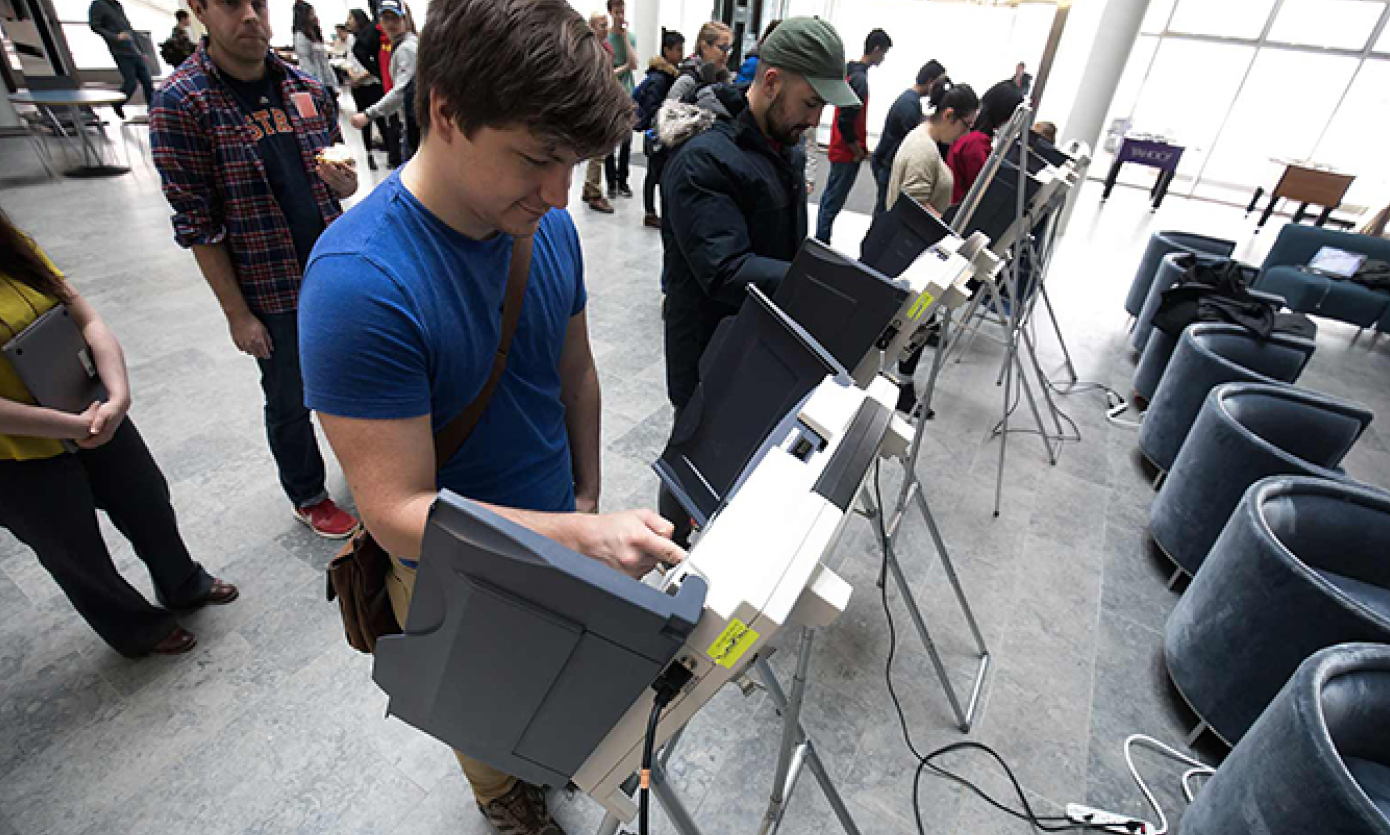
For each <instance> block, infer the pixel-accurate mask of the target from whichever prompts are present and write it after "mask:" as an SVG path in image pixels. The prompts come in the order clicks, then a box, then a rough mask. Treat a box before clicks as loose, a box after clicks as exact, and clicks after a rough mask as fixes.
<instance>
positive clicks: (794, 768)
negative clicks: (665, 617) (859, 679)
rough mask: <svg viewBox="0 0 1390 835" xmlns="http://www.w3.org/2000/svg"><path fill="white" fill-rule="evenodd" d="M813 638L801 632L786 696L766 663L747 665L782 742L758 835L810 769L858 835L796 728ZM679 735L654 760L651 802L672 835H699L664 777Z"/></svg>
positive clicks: (766, 833)
mask: <svg viewBox="0 0 1390 835" xmlns="http://www.w3.org/2000/svg"><path fill="white" fill-rule="evenodd" d="M814 636H815V630H813V629H810V628H809V627H808V628H803V629H802V630H801V636H800V640H799V642H798V646H797V651H796V671H795V672H794V673H793V674H792V688H791V693H790V695H788V694H787V693H786V691H784V690H783V689H782V685H781V683H780V682H779V681H778V680H777V674H776V673H774V672H773V671H772V665H771V664H769V663H768V661H767V658H765V657H760V658H758V659H757V660H756V661H754V662H753V666H754V667H755V668H756V669H757V671H758V677H759V678H760V679H761V680H762V687H763V688H764V689H765V690H767V695H768V698H770V699H772V704H773V706H774V707H775V708H776V710H777V712H778V714H780V715H781V717H782V739H781V744H780V746H779V749H778V754H777V769H776V772H775V773H774V775H773V781H772V792H771V796H770V797H769V799H768V805H767V811H766V812H765V813H764V814H763V818H762V821H761V823H760V825H759V827H758V835H774V833H776V832H777V830H778V829H779V828H780V827H781V825H782V820H783V818H784V817H785V816H786V813H787V809H788V808H789V804H790V802H791V799H792V793H793V792H795V791H796V786H797V783H798V782H799V781H800V779H801V772H802V770H803V769H805V768H810V769H811V774H812V775H813V776H814V777H815V778H816V782H817V783H819V784H820V787H821V791H823V792H825V798H826V800H828V801H829V802H830V808H831V809H833V810H834V811H835V817H836V818H838V819H839V821H840V825H841V826H842V827H843V828H844V830H845V833H846V835H860V829H859V826H858V824H856V823H855V822H854V818H853V817H852V816H851V815H850V813H849V807H847V806H846V805H845V802H844V799H843V798H841V797H840V792H839V790H838V789H837V788H835V782H834V781H833V780H832V779H831V777H830V772H829V771H828V770H827V769H826V767H825V763H824V762H823V761H822V760H821V758H820V753H819V752H818V751H817V750H816V746H815V743H814V742H812V740H811V736H810V734H808V733H807V732H806V729H805V728H804V727H803V726H802V724H801V707H802V704H803V702H804V700H805V698H806V687H807V679H808V678H809V674H810V668H811V652H812V646H813V640H814ZM684 733H685V730H684V729H681V730H680V731H677V732H676V734H675V735H674V736H672V737H671V739H670V740H668V741H667V743H666V745H665V746H663V747H662V749H661V753H660V754H658V755H657V756H656V757H655V761H654V762H653V763H652V769H651V792H652V794H653V795H654V796H655V797H656V800H657V802H658V803H660V804H661V806H662V808H663V809H665V810H666V816H667V817H668V818H670V820H671V825H672V826H673V827H675V830H676V832H677V833H678V835H701V832H700V827H699V825H698V824H696V823H695V818H694V817H692V816H691V814H690V812H689V811H688V810H687V809H686V808H685V804H684V803H683V802H682V801H681V798H680V795H679V794H677V793H676V790H675V788H674V787H672V785H671V779H670V774H669V772H668V771H667V766H668V765H669V764H670V761H671V757H672V755H673V754H674V753H675V750H676V746H677V744H679V742H680V739H681V736H682V735H683V734H684ZM636 788H637V783H636V777H635V776H634V778H633V779H632V780H629V781H628V784H627V785H625V786H624V789H625V790H626V791H635V790H636ZM620 823H621V821H619V820H618V818H617V817H616V816H615V815H613V814H612V813H609V814H608V815H606V816H605V817H604V819H603V823H601V824H600V825H599V830H598V835H616V833H617V831H618V827H619V825H620Z"/></svg>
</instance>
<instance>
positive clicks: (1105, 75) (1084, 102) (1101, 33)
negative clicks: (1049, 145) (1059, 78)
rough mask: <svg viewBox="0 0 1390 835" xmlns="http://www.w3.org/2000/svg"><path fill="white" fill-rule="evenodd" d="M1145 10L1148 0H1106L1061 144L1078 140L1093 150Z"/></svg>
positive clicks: (1141, 23)
mask: <svg viewBox="0 0 1390 835" xmlns="http://www.w3.org/2000/svg"><path fill="white" fill-rule="evenodd" d="M1148 9H1149V0H1107V2H1106V4H1105V10H1104V11H1102V12H1101V16H1100V25H1099V26H1098V27H1097V28H1096V33H1095V39H1094V40H1093V41H1092V42H1091V54H1090V57H1089V58H1087V59H1086V69H1085V71H1084V72H1083V73H1082V76H1081V84H1080V86H1079V87H1078V88H1077V91H1076V100H1075V102H1073V104H1072V106H1071V114H1070V115H1069V116H1068V117H1067V120H1066V122H1064V123H1063V124H1062V126H1061V131H1060V134H1061V136H1060V138H1061V140H1062V141H1063V142H1066V141H1067V140H1071V139H1079V140H1081V141H1082V142H1085V143H1086V144H1087V145H1089V146H1091V148H1092V150H1094V149H1095V147H1096V143H1097V142H1098V141H1099V140H1100V135H1101V130H1102V129H1103V128H1104V127H1105V125H1104V122H1105V114H1107V113H1109V112H1110V105H1111V103H1112V102H1113V101H1114V100H1115V90H1116V88H1118V87H1119V86H1120V76H1122V75H1123V74H1124V71H1125V63H1126V62H1127V61H1128V60H1129V54H1130V52H1131V51H1133V49H1134V44H1135V42H1136V41H1138V39H1139V29H1140V27H1141V26H1143V24H1144V14H1145V13H1146V12H1147V11H1148Z"/></svg>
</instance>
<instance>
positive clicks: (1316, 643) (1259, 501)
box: [1163, 476, 1390, 832]
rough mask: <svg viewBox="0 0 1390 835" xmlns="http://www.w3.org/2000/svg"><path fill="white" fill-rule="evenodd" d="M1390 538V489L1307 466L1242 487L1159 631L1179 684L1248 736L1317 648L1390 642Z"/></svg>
mask: <svg viewBox="0 0 1390 835" xmlns="http://www.w3.org/2000/svg"><path fill="white" fill-rule="evenodd" d="M1386 542H1390V493H1384V492H1381V491H1379V490H1374V489H1371V488H1368V487H1363V486H1360V485H1356V484H1351V483H1348V482H1341V481H1327V480H1325V479H1319V478H1308V477H1305V476H1275V477H1274V478H1267V479H1264V480H1263V481H1259V482H1256V483H1255V484H1254V485H1253V486H1251V488H1250V489H1249V490H1248V491H1246V493H1245V496H1244V498H1242V499H1241V500H1240V505H1239V506H1237V508H1236V511H1235V513H1233V514H1231V519H1230V521H1229V522H1227V523H1226V528H1225V530H1223V531H1222V532H1221V536H1220V538H1219V539H1217V541H1216V544H1215V545H1214V546H1212V549H1211V553H1210V554H1208V555H1207V560H1206V562H1205V563H1203V564H1202V570H1201V571H1198V572H1197V575H1196V576H1195V577H1193V578H1192V585H1191V586H1189V587H1188V589H1187V593H1186V594H1184V595H1183V596H1182V599H1181V600H1179V601H1178V605H1177V608H1175V609H1174V610H1173V614H1172V615H1170V616H1169V618H1168V625H1167V627H1166V628H1165V630H1164V638H1163V654H1164V659H1165V660H1166V661H1167V663H1168V674H1169V676H1171V678H1172V680H1173V684H1174V685H1176V686H1177V688H1178V691H1179V692H1180V693H1182V695H1183V697H1184V698H1185V699H1186V700H1187V703H1188V704H1189V705H1191V706H1192V709H1193V710H1194V711H1196V713H1197V715H1198V716H1199V717H1201V719H1202V721H1203V722H1205V723H1206V724H1207V725H1208V726H1209V727H1210V728H1211V729H1212V730H1213V731H1214V732H1215V733H1216V734H1217V735H1218V736H1219V737H1221V738H1222V739H1223V740H1226V742H1227V743H1229V744H1235V743H1238V742H1240V741H1241V738H1242V737H1243V736H1245V733H1246V731H1248V730H1249V729H1250V726H1251V725H1253V724H1254V723H1255V720H1256V719H1258V718H1259V716H1260V714H1261V713H1263V712H1264V709H1265V708H1266V707H1267V706H1268V705H1269V703H1270V702H1271V701H1273V700H1274V697H1275V696H1276V695H1277V694H1278V693H1279V689H1280V688H1281V687H1283V686H1284V683H1285V682H1287V681H1288V679H1289V676H1291V675H1293V672H1294V670H1296V669H1298V665H1299V664H1301V663H1303V661H1304V659H1306V658H1308V657H1309V656H1310V655H1312V654H1313V653H1315V652H1317V651H1318V650H1320V649H1324V648H1326V647H1330V646H1334V645H1336V644H1343V643H1348V642H1352V641H1369V642H1373V643H1390V555H1387V553H1386V549H1385V543H1386ZM1380 721H1381V724H1382V725H1383V726H1384V727H1386V728H1390V721H1385V718H1384V716H1382V717H1381V720H1380ZM1310 831H1319V832H1322V831H1329V830H1325V829H1315V830H1310Z"/></svg>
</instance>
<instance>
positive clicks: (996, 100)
mask: <svg viewBox="0 0 1390 835" xmlns="http://www.w3.org/2000/svg"><path fill="white" fill-rule="evenodd" d="M1022 103H1023V91H1022V90H1020V89H1018V85H1016V84H1014V82H1013V79H1009V80H1008V81H1001V82H999V83H998V84H996V85H994V86H993V87H991V88H989V89H988V90H986V91H985V94H984V96H983V97H981V99H980V115H979V116H976V117H975V130H977V131H979V132H980V133H983V134H984V135H985V136H994V132H995V131H997V130H998V129H999V128H1000V127H1002V126H1003V125H1006V124H1008V121H1009V120H1010V119H1012V118H1013V115H1014V111H1015V110H1017V109H1018V106H1019V105H1020V104H1022Z"/></svg>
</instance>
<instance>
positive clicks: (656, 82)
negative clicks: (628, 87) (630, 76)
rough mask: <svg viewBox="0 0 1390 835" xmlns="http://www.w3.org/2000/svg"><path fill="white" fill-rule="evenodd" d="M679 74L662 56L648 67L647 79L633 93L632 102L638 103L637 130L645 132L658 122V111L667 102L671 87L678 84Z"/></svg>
mask: <svg viewBox="0 0 1390 835" xmlns="http://www.w3.org/2000/svg"><path fill="white" fill-rule="evenodd" d="M678 74H679V71H678V70H677V69H676V68H675V67H673V66H671V62H669V61H667V60H666V59H665V58H662V57H661V56H660V55H658V56H657V57H655V58H653V59H652V61H651V64H650V65H649V66H648V67H647V77H646V78H645V79H643V80H642V83H641V84H638V85H637V89H635V90H633V91H632V100H633V101H634V102H636V103H637V124H636V125H635V126H634V127H635V129H636V130H639V131H645V130H647V129H648V128H650V127H651V126H652V123H653V122H654V121H655V120H656V111H658V110H660V109H661V103H662V102H664V101H666V94H667V93H669V92H670V91H671V85H672V84H675V83H676V76H677V75H678Z"/></svg>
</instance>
